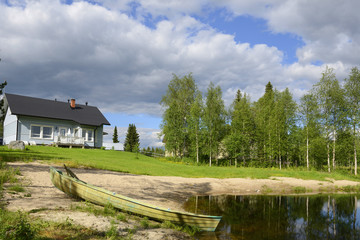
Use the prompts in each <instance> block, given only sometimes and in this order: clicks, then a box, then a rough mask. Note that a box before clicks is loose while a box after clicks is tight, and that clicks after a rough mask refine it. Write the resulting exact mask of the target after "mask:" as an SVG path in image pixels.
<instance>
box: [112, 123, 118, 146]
mask: <svg viewBox="0 0 360 240" xmlns="http://www.w3.org/2000/svg"><path fill="white" fill-rule="evenodd" d="M112 140H113V143H118V142H119V138H118V132H117V127H116V126H115V128H114V134H113V139H112Z"/></svg>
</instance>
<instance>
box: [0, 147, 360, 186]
mask: <svg viewBox="0 0 360 240" xmlns="http://www.w3.org/2000/svg"><path fill="white" fill-rule="evenodd" d="M136 156H137V155H136V154H134V153H128V152H118V151H105V150H100V149H67V148H55V147H46V146H45V147H43V146H31V147H28V148H27V150H26V151H23V152H22V151H9V150H7V148H6V147H0V158H2V159H3V160H5V161H13V160H39V159H40V160H43V161H46V162H48V163H52V162H54V163H65V164H67V165H69V166H70V167H77V166H86V167H91V168H98V169H106V170H113V171H119V172H128V173H133V174H143V175H153V176H180V177H194V178H198V177H209V178H269V177H272V176H282V177H294V178H302V179H316V180H325V179H326V178H333V179H336V180H338V179H348V180H356V181H360V178H358V177H355V176H351V175H350V174H348V173H346V172H343V173H342V172H336V173H332V174H328V173H325V172H319V171H309V172H308V171H301V170H299V169H296V168H295V169H283V170H279V169H269V168H234V167H208V166H192V165H185V164H181V163H174V162H169V161H166V160H158V159H155V158H150V157H146V156H144V155H141V154H139V155H138V158H137V157H136Z"/></svg>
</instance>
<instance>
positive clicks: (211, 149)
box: [209, 137, 212, 167]
mask: <svg viewBox="0 0 360 240" xmlns="http://www.w3.org/2000/svg"><path fill="white" fill-rule="evenodd" d="M211 152H212V149H211V137H210V160H209V166H210V167H211Z"/></svg>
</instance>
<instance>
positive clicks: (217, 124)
mask: <svg viewBox="0 0 360 240" xmlns="http://www.w3.org/2000/svg"><path fill="white" fill-rule="evenodd" d="M205 96H206V102H205V110H204V127H205V143H206V145H205V146H206V148H205V151H206V153H207V154H208V155H209V166H211V164H212V159H213V158H214V157H215V158H216V157H217V156H218V154H219V146H220V143H221V141H222V140H223V138H224V137H225V135H226V127H225V123H226V122H225V120H226V112H225V106H224V101H223V100H222V91H221V88H220V86H217V87H215V86H214V84H213V83H212V82H210V85H209V87H208V89H207V93H206V94H205ZM216 159H217V158H216Z"/></svg>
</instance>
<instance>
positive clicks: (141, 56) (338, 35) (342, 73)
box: [0, 0, 360, 141]
mask: <svg viewBox="0 0 360 240" xmlns="http://www.w3.org/2000/svg"><path fill="white" fill-rule="evenodd" d="M64 2H65V1H46V0H44V1H25V2H24V1H7V3H6V4H5V3H0V22H1V25H0V55H1V58H2V59H3V61H2V62H1V64H0V71H1V77H2V78H3V79H4V80H7V81H8V83H9V84H8V86H7V87H6V91H8V92H13V93H19V94H24V95H30V96H37V97H44V98H57V99H59V100H60V99H63V100H65V101H66V99H68V98H73V97H75V98H76V99H77V101H78V102H80V103H81V102H85V101H87V102H89V104H90V105H96V106H98V107H99V108H100V109H101V110H102V111H105V112H123V113H127V114H137V113H145V114H150V115H155V116H161V107H160V105H159V102H160V99H161V96H162V95H163V94H165V92H166V88H167V85H168V83H169V81H170V80H171V78H172V73H175V74H177V75H180V76H182V75H184V74H188V73H190V72H192V73H193V76H194V78H195V80H196V82H197V85H198V86H199V88H200V90H201V91H202V92H205V91H206V88H207V86H208V84H209V83H210V81H212V82H214V83H215V84H216V85H220V86H221V88H222V90H223V97H224V100H225V102H226V103H227V104H230V103H231V102H232V100H233V98H234V96H235V93H236V91H237V89H241V91H243V92H246V93H248V94H249V95H250V96H251V99H252V100H253V101H255V100H257V99H258V98H259V97H261V96H262V95H263V93H264V89H265V85H266V83H267V82H268V81H271V82H272V83H273V85H274V86H275V87H276V88H277V89H279V90H283V89H285V88H286V87H289V89H290V91H292V92H293V93H294V96H295V97H296V98H299V97H301V95H302V94H303V93H304V92H306V91H307V90H308V89H310V88H311V86H312V85H313V84H314V83H315V82H316V81H318V79H319V77H320V76H321V75H320V73H321V72H322V71H323V70H324V65H325V64H327V65H329V66H333V67H335V69H336V72H337V74H338V77H339V79H341V78H342V77H346V73H347V72H348V71H349V69H350V67H352V66H354V65H356V64H358V62H359V56H360V54H359V53H360V52H359V49H360V46H359V42H360V41H359V40H360V34H359V32H360V31H359V29H358V26H357V22H359V21H358V20H360V19H359V18H360V17H359V16H358V14H357V11H356V9H358V8H359V4H360V3H358V2H357V1H347V2H339V1H336V0H331V1H330V2H327V3H326V4H324V3H322V2H319V1H310V0H307V1H302V0H273V1H265V0H251V1H250V0H248V1H235V0H226V1H213V0H208V1H205V0H201V1H193V0H191V1H190V0H189V1H175V0H172V1H165V2H164V1H156V0H151V1H148V0H146V1H145V0H137V1H130V0H121V1H115V0H103V1H100V0H98V1H91V2H92V3H89V2H85V1H74V2H73V3H71V4H64ZM224 8H225V9H226V13H225V14H227V15H228V16H224V17H229V18H234V17H237V16H240V15H251V16H254V17H257V18H262V19H265V20H266V21H267V23H268V28H269V30H270V31H272V32H273V33H274V34H277V33H291V34H294V35H296V36H299V37H300V38H301V39H303V41H304V42H305V45H304V46H303V47H301V48H300V49H298V50H297V56H298V59H299V61H298V62H296V63H293V64H291V65H284V64H283V63H282V62H283V58H284V53H283V52H281V51H279V49H277V48H276V47H272V46H268V45H265V44H256V45H252V44H250V43H240V42H236V41H235V40H234V36H233V35H228V34H224V33H221V32H219V31H218V30H217V29H214V28H212V27H211V26H210V25H208V24H205V23H203V22H201V21H200V20H199V18H197V16H199V15H202V14H206V13H208V12H211V11H214V9H224ZM334 9H336V11H335V10H334ZM147 21H150V22H151V24H149V23H148V22H147ZM229 21H231V19H230V20H229ZM316 61H318V62H320V63H321V64H320V66H317V65H314V64H312V63H313V62H316ZM144 136H145V135H144ZM148 138H149V139H150V138H151V139H153V138H154V136H152V135H151V137H148ZM149 141H150V140H149Z"/></svg>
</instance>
